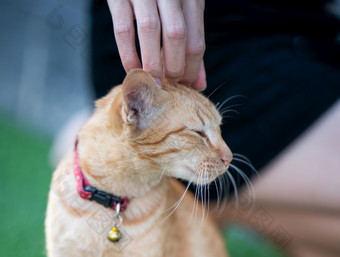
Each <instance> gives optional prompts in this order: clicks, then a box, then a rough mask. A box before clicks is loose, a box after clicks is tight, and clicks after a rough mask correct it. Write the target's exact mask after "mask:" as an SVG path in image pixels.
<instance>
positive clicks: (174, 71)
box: [165, 68, 184, 79]
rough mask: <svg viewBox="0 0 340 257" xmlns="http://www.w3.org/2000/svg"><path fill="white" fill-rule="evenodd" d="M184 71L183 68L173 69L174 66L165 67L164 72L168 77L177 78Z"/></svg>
mask: <svg viewBox="0 0 340 257" xmlns="http://www.w3.org/2000/svg"><path fill="white" fill-rule="evenodd" d="M183 73H184V69H174V68H166V69H165V74H166V76H167V77H168V78H172V79H177V78H180V77H181V76H182V75H183Z"/></svg>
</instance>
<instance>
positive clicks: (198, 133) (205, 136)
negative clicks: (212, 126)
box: [193, 130, 208, 139]
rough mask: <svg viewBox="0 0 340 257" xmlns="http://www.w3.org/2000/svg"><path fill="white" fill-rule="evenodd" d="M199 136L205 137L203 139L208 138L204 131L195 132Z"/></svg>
mask: <svg viewBox="0 0 340 257" xmlns="http://www.w3.org/2000/svg"><path fill="white" fill-rule="evenodd" d="M193 131H194V132H195V133H196V134H197V135H199V136H200V137H203V138H206V139H207V138H208V136H207V134H205V132H204V131H202V130H193Z"/></svg>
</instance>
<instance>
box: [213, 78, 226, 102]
mask: <svg viewBox="0 0 340 257" xmlns="http://www.w3.org/2000/svg"><path fill="white" fill-rule="evenodd" d="M229 81H230V79H226V80H225V81H224V82H223V83H221V84H220V85H219V86H218V87H216V88H215V89H214V90H213V91H212V92H211V93H210V94H209V95H208V98H210V97H211V96H212V95H213V94H214V93H215V92H217V90H219V89H220V88H221V87H222V86H224V85H225V84H226V83H227V82H229Z"/></svg>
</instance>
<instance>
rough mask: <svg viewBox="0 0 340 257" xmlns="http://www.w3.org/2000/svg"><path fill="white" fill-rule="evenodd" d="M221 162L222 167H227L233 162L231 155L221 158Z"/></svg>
mask: <svg viewBox="0 0 340 257" xmlns="http://www.w3.org/2000/svg"><path fill="white" fill-rule="evenodd" d="M221 160H222V162H223V163H224V165H226V166H228V165H229V164H230V163H231V161H232V160H233V154H232V153H231V152H230V154H227V155H225V156H223V157H222V158H221Z"/></svg>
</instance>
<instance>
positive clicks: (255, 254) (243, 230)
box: [224, 224, 287, 257]
mask: <svg viewBox="0 0 340 257" xmlns="http://www.w3.org/2000/svg"><path fill="white" fill-rule="evenodd" d="M224 238H225V241H226V245H227V249H228V252H229V254H230V257H249V256H251V257H287V255H285V254H284V253H283V252H282V251H280V250H279V249H278V248H277V247H276V246H275V245H274V244H273V243H272V242H270V241H269V240H266V239H264V238H263V237H262V236H261V235H259V234H258V233H256V232H255V231H254V230H252V229H250V228H247V227H245V226H242V225H236V224H233V225H230V226H229V227H228V228H226V229H225V230H224Z"/></svg>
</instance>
